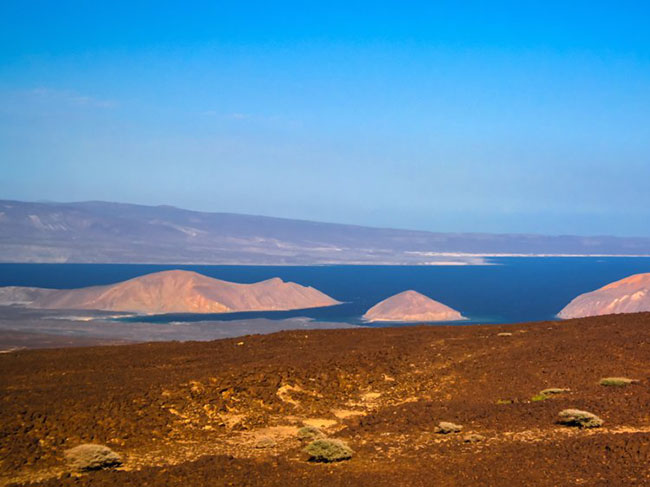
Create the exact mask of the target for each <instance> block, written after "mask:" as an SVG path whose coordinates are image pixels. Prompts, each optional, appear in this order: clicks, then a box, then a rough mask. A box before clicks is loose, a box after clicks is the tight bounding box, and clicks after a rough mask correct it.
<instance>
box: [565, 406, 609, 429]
mask: <svg viewBox="0 0 650 487" xmlns="http://www.w3.org/2000/svg"><path fill="white" fill-rule="evenodd" d="M558 423H560V424H563V425H565V426H576V427H578V428H599V427H601V426H602V425H603V420H602V419H600V418H599V417H598V416H596V415H595V414H593V413H589V412H587V411H581V410H579V409H565V410H564V411H560V418H559V419H558Z"/></svg>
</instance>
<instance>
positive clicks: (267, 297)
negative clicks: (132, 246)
mask: <svg viewBox="0 0 650 487" xmlns="http://www.w3.org/2000/svg"><path fill="white" fill-rule="evenodd" d="M336 304H340V302H339V301H337V300H335V299H333V298H331V297H329V296H328V295H326V294H324V293H322V292H320V291H318V290H317V289H314V288H312V287H307V286H301V285H300V284H296V283H294V282H284V281H283V280H282V279H280V278H277V277H276V278H273V279H268V280H266V281H261V282H255V283H252V284H240V283H235V282H228V281H221V280H219V279H213V278H211V277H207V276H204V275H202V274H198V273H196V272H191V271H184V270H171V271H163V272H155V273H153V274H147V275H144V276H140V277H136V278H134V279H129V280H128V281H124V282H119V283H116V284H110V285H107V286H92V287H86V288H80V289H43V288H33V287H16V286H11V287H0V305H16V306H23V307H27V308H40V309H70V310H82V309H83V310H106V311H127V312H134V313H142V314H163V313H230V312H237V311H286V310H294V309H304V308H318V307H322V306H333V305H336Z"/></svg>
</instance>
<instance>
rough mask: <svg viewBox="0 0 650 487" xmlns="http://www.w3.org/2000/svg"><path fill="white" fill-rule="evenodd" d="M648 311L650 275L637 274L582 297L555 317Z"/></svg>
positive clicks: (567, 317) (566, 317)
mask: <svg viewBox="0 0 650 487" xmlns="http://www.w3.org/2000/svg"><path fill="white" fill-rule="evenodd" d="M640 311H650V273H647V274H636V275H633V276H630V277H626V278H625V279H621V280H620V281H616V282H612V283H611V284H608V285H607V286H604V287H602V288H600V289H597V290H596V291H592V292H589V293H585V294H581V295H580V296H578V297H577V298H575V299H574V300H573V301H571V302H570V303H569V304H568V305H567V306H566V307H565V308H564V309H563V310H562V311H560V313H559V314H558V316H559V317H560V318H563V319H569V318H582V317H585V316H598V315H609V314H617V313H638V312H640Z"/></svg>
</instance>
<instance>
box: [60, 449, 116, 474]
mask: <svg viewBox="0 0 650 487" xmlns="http://www.w3.org/2000/svg"><path fill="white" fill-rule="evenodd" d="M63 454H64V456H65V459H66V461H67V462H68V464H69V465H70V466H71V467H72V468H73V469H75V470H77V471H80V472H85V471H88V470H102V469H106V468H112V467H117V466H119V465H121V464H122V458H121V457H120V456H119V455H118V454H117V453H115V452H114V451H113V450H111V449H110V448H109V447H107V446H104V445H95V444H92V443H86V444H83V445H79V446H75V447H74V448H70V449H69V450H66V451H64V452H63Z"/></svg>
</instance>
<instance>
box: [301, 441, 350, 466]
mask: <svg viewBox="0 0 650 487" xmlns="http://www.w3.org/2000/svg"><path fill="white" fill-rule="evenodd" d="M304 451H305V453H307V455H309V460H310V461H312V462H327V463H329V462H340V461H341V460H348V459H350V458H352V454H353V453H354V452H353V451H352V449H351V448H350V447H349V446H348V445H347V444H346V443H345V442H343V441H341V440H333V439H330V438H321V439H319V440H314V441H312V442H311V443H310V444H309V445H307V447H306V448H305V450H304Z"/></svg>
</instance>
